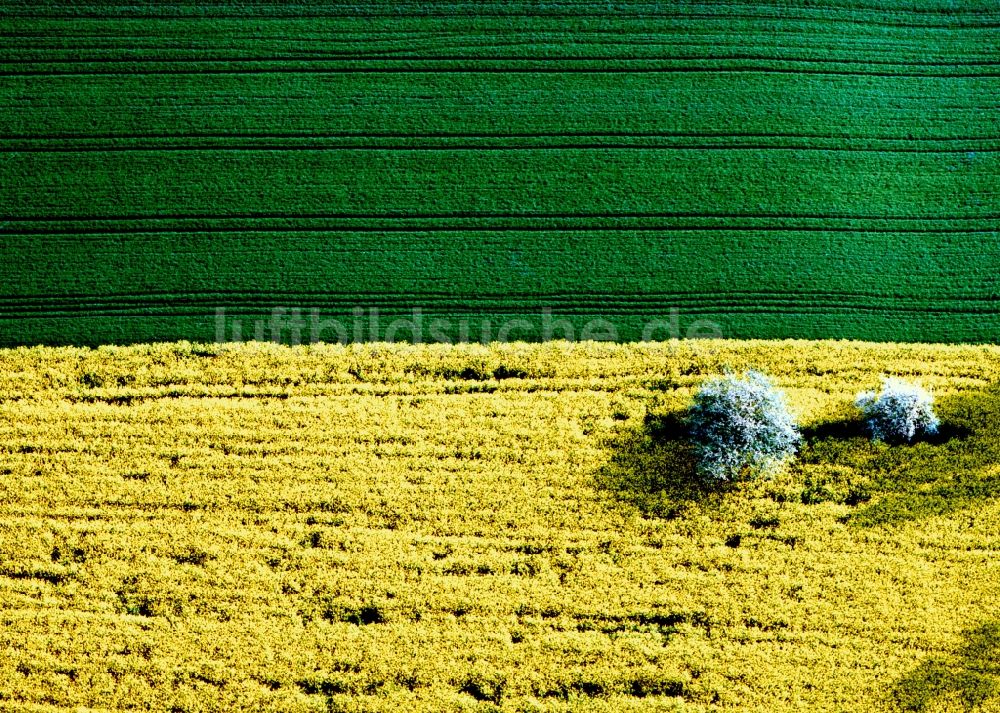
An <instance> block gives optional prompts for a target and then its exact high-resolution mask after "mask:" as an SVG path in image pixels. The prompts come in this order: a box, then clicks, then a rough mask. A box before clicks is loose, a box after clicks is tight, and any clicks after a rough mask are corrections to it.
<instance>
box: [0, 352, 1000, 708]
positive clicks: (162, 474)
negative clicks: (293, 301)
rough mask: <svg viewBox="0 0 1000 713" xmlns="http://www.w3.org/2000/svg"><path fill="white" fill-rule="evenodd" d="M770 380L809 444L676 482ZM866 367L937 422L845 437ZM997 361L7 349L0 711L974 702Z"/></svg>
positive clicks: (981, 643) (995, 528)
mask: <svg viewBox="0 0 1000 713" xmlns="http://www.w3.org/2000/svg"><path fill="white" fill-rule="evenodd" d="M726 368H731V369H734V370H737V371H742V370H744V369H748V368H757V369H763V370H765V371H767V372H769V373H771V374H772V375H773V376H774V378H775V381H776V383H777V384H778V385H779V386H780V387H781V388H782V389H784V390H786V392H787V394H788V397H789V403H790V407H791V409H792V411H793V413H794V414H795V416H796V418H797V419H798V420H799V421H800V423H801V425H802V428H803V433H804V435H805V443H804V445H803V447H802V449H801V452H800V453H799V455H798V457H797V458H796V459H795V460H794V461H793V462H792V463H791V464H790V466H789V467H788V469H787V470H786V471H784V472H782V473H781V474H779V475H778V476H776V477H775V478H773V479H771V480H766V481H761V482H756V483H747V484H743V485H740V486H739V487H735V488H732V489H730V490H728V491H722V492H704V491H699V490H698V489H697V488H693V487H691V473H690V467H689V460H688V455H687V454H688V452H687V450H686V446H685V444H684V442H683V440H680V439H678V437H677V434H676V433H673V432H672V431H671V429H670V428H669V424H670V423H671V420H672V419H674V418H676V417H677V415H678V414H679V413H681V412H682V410H683V409H684V408H685V407H686V406H687V405H688V404H689V403H690V401H691V395H692V393H693V390H694V389H695V388H696V387H697V386H698V385H699V384H701V383H703V381H704V380H705V379H707V378H710V377H711V376H713V375H718V374H720V373H721V372H722V371H723V370H724V369H726ZM884 374H895V375H898V376H901V377H904V378H907V379H912V380H917V381H919V382H921V383H922V384H923V385H924V386H925V387H927V388H929V389H932V390H933V392H934V394H935V396H936V398H937V409H938V413H939V415H940V416H941V419H942V432H941V435H940V436H939V437H937V438H934V439H931V440H930V441H928V442H922V443H919V444H916V445H913V446H886V445H884V444H873V443H871V442H869V441H868V439H867V438H864V437H863V436H862V435H861V431H860V428H859V424H858V423H857V419H858V414H857V413H855V412H853V411H852V409H851V406H850V404H851V402H852V399H853V398H854V395H855V394H856V393H857V392H858V391H859V390H862V389H869V388H872V387H877V386H878V384H879V379H880V377H881V376H882V375H884ZM998 385H1000V349H998V348H996V347H972V346H965V347H955V346H952V347H923V346H921V347H913V346H892V345H866V344H860V343H831V342H815V343H814V342H708V341H698V342H684V343H673V344H671V343H664V344H647V345H617V346H616V345H594V344H591V345H570V344H567V343H552V344H547V345H525V344H519V345H495V346H492V347H481V346H478V345H465V346H463V347H458V346H451V347H440V346H429V345H424V346H421V347H411V346H405V345H395V346H386V345H369V346H360V347H357V346H352V347H339V346H326V345H322V346H318V347H314V348H308V347H298V348H289V347H280V346H277V345H268V344H264V345H259V344H258V345H226V346H216V345H207V346H206V345H191V344H186V343H182V344H173V345H170V344H167V345H156V346H136V347H129V348H102V349H98V350H84V349H51V348H36V349H21V350H0V468H2V473H3V475H2V478H0V650H2V651H3V655H2V656H0V709H3V710H4V711H8V710H9V711H15V710H16V711H21V710H23V711H45V712H48V713H54V712H55V711H68V710H75V711H83V710H86V711H125V710H171V711H178V712H180V711H191V712H195V711H214V710H227V711H230V710H232V711H254V712H256V711H286V712H289V713H291V712H293V711H294V712H302V713H305V712H315V713H328V712H330V711H353V712H356V713H362V712H363V713H375V712H379V711H381V712H384V713H397V712H398V711H406V712H407V713H409V712H411V711H412V712H414V713H441V712H443V711H467V712H468V713H473V712H475V713H491V712H492V713H497V712H498V711H503V712H504V713H507V712H510V713H514V712H526V711H550V712H553V713H554V712H556V711H576V712H582V711H588V712H591V711H593V712H597V711H602V712H606V713H619V712H622V711H643V712H648V711H685V712H689V713H694V712H706V713H707V712H709V711H715V712H721V711H733V712H736V711H739V712H747V711H750V712H759V713H784V712H786V711H787V712H791V711H831V712H834V711H837V712H840V711H865V712H869V711H871V712H875V711H882V712H884V713H933V712H937V713H944V712H946V711H947V712H949V713H950V712H954V713H997V711H1000V665H998V662H1000V606H998V602H1000V576H998V573H997V557H998V552H1000V441H998V439H997V432H998V429H1000V391H998Z"/></svg>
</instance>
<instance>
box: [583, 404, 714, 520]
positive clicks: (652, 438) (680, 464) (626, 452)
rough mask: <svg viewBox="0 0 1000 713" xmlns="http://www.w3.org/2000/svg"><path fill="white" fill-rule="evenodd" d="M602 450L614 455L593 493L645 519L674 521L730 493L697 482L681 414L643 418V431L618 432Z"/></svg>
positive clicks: (693, 461) (597, 474)
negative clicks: (632, 509)
mask: <svg viewBox="0 0 1000 713" xmlns="http://www.w3.org/2000/svg"><path fill="white" fill-rule="evenodd" d="M604 445H605V446H606V447H607V448H608V450H610V452H611V453H612V455H611V458H610V460H609V461H608V463H606V464H605V465H604V466H603V467H601V468H600V469H599V470H598V471H597V473H596V475H595V481H596V485H597V487H598V488H599V489H601V490H605V491H607V492H610V493H612V494H614V495H615V497H616V498H617V499H618V500H619V501H621V502H625V503H628V504H630V505H633V506H635V507H636V508H638V509H639V510H640V512H642V513H643V515H645V516H646V517H662V518H666V519H674V518H676V517H679V516H680V515H681V514H682V513H683V512H684V511H685V510H687V509H688V508H689V507H690V506H692V505H695V504H698V505H706V504H710V503H713V502H717V501H718V498H720V497H721V496H722V495H723V494H724V493H725V492H727V491H728V490H730V489H731V488H732V484H729V483H719V484H713V483H707V482H705V480H704V479H702V478H699V477H698V475H697V472H696V465H697V460H696V458H695V454H694V450H693V448H692V447H691V444H690V441H689V438H688V427H687V424H686V423H685V421H684V413H683V412H682V411H673V412H669V413H665V414H647V415H646V417H645V419H644V420H643V423H642V425H641V426H639V427H632V428H624V429H622V430H620V431H619V432H617V433H615V434H614V435H613V436H611V437H610V438H609V439H608V440H607V441H606V443H605V444H604Z"/></svg>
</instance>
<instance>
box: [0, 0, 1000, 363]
mask: <svg viewBox="0 0 1000 713" xmlns="http://www.w3.org/2000/svg"><path fill="white" fill-rule="evenodd" d="M998 22H1000V12H998V9H997V5H996V2H994V0H920V1H919V2H918V1H916V0H823V1H820V0H777V1H776V2H771V3H765V4H761V3H758V2H751V1H750V0H736V1H735V2H726V3H709V2H686V1H685V2H680V1H679V0H677V1H675V2H652V0H624V1H623V2H616V3H611V4H609V3H606V2H589V1H584V2H574V3H571V4H567V3H552V2H547V3H536V2H531V3H528V2H508V1H506V0H503V1H501V0H487V1H485V2H472V1H471V0H456V1H455V2H447V3H428V2H413V1H406V2H389V0H365V1H364V2H356V3H348V4H343V3H334V2H330V1H329V0H327V1H325V2H320V1H319V0H308V1H302V0H300V1H298V2H295V3H291V4H288V3H268V2H263V1H260V2H257V1H255V2H252V3H247V2H239V3H237V2H232V1H229V0H214V1H213V2H197V3H196V2H194V1H193V0H183V1H180V2H171V3H169V4H162V3H157V4H149V3H146V4H143V3H123V2H118V1H116V0H106V1H104V2H73V3H68V2H61V3H54V2H43V1H38V0H31V1H30V2H29V1H28V0H0V62H2V68H3V72H2V76H0V159H2V160H0V186H2V187H3V190H2V191H0V245H2V248H0V256H2V257H3V258H4V259H2V260H0V345H4V346H15V345H23V344H29V345H30V344H40V343H46V344H54V345H55V344H75V345H92V346H96V345H100V344H106V343H116V344H120V343H136V342H150V341H171V340H178V339H189V340H192V341H211V340H212V339H213V338H214V335H215V322H214V319H213V316H214V314H215V309H216V308H225V309H226V310H227V311H228V314H230V315H233V316H238V317H240V318H242V319H243V321H244V329H245V331H250V330H251V329H252V325H253V323H254V320H256V319H266V318H267V317H268V315H269V314H270V312H271V309H272V307H274V306H284V307H287V308H289V309H292V308H301V309H302V310H303V312H304V313H308V311H309V310H312V309H315V310H318V312H319V313H320V314H321V315H322V319H324V320H329V319H337V320H344V319H347V320H350V316H351V314H352V310H353V309H354V308H356V307H360V308H373V307H377V308H379V309H380V310H381V313H382V315H383V317H384V318H385V320H386V321H390V320H392V319H395V318H399V317H404V318H409V317H410V316H411V313H412V310H413V308H421V309H422V310H423V313H424V315H425V316H426V318H427V320H428V321H430V320H431V319H434V318H440V319H447V320H449V321H450V322H451V326H450V327H448V329H447V330H445V331H446V332H447V336H448V337H449V338H450V339H451V340H453V341H457V340H458V338H459V336H460V327H459V326H458V324H457V323H458V322H459V321H460V320H462V319H466V320H468V321H469V322H470V323H472V324H474V325H481V324H482V323H483V322H484V321H486V320H492V321H493V323H494V325H495V324H496V323H497V322H499V321H503V320H509V319H516V318H522V317H524V316H526V315H527V316H529V317H531V318H533V319H535V320H537V319H538V317H539V314H540V313H541V311H542V310H543V309H545V308H550V309H551V310H552V312H553V314H554V315H556V316H558V317H559V318H560V319H565V320H568V321H569V322H571V323H572V325H573V326H574V329H575V330H576V332H577V333H578V334H579V332H580V330H581V329H582V328H583V326H584V325H585V324H586V323H587V322H588V321H589V320H592V319H595V318H606V319H610V320H612V321H613V322H614V324H615V325H616V330H617V333H616V334H615V337H616V338H617V340H619V341H638V340H640V339H641V338H642V336H643V332H644V326H645V325H647V324H648V323H649V321H650V320H652V319H655V318H668V317H669V315H670V314H671V310H677V315H678V319H679V332H678V333H676V334H664V333H663V332H660V333H658V334H657V335H655V339H667V338H669V337H683V336H693V335H689V334H688V331H689V330H690V329H692V328H693V325H694V324H696V323H697V322H698V321H699V320H706V319H708V320H712V321H713V322H715V323H717V324H718V325H719V327H720V329H721V333H722V334H723V335H724V336H726V337H731V338H785V337H799V338H849V339H863V340H870V341H895V342H901V341H902V342H990V343H994V342H997V341H998V335H1000V312H998V309H997V304H998V297H1000V292H998V283H997V274H998V273H1000V252H998V251H997V249H996V245H997V244H998V240H1000V214H998V210H997V205H998V203H1000V195H998V188H1000V153H998V149H1000V138H998V137H1000V110H998V108H997V103H996V100H995V98H996V97H997V96H998V95H1000V75H998V72H997V57H998V56H1000V40H998V37H1000V34H998V33H997V31H996V27H997V24H998ZM472 332H473V334H472V335H471V336H472V338H473V339H474V340H475V339H477V338H478V335H479V334H480V330H479V329H478V328H473V330H472ZM324 336H325V338H326V339H328V340H329V339H330V338H331V336H332V335H331V334H326V335H324ZM518 336H519V337H520V338H522V339H527V340H529V341H540V340H544V334H542V333H541V331H540V329H539V328H538V326H537V325H536V328H535V330H534V331H533V332H531V333H522V334H519V335H518ZM279 337H280V338H281V339H283V340H285V341H286V342H292V341H294V339H293V337H292V335H290V334H289V333H284V334H281V335H279ZM383 337H384V335H375V336H371V335H370V334H368V333H365V334H363V335H362V337H361V339H360V340H358V341H379V340H381V339H383ZM348 338H352V339H353V331H352V332H351V334H350V335H349V337H348ZM492 339H499V337H498V336H497V334H496V333H495V332H494V333H493V335H492V336H491V337H487V338H486V339H485V340H484V341H486V342H489V341H491V340H492ZM386 341H392V340H391V339H388V338H386ZM501 341H502V339H501Z"/></svg>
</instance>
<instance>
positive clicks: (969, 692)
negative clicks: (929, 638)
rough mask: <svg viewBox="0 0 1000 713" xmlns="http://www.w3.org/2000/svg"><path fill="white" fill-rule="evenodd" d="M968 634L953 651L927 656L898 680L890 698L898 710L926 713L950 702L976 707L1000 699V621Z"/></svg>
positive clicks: (967, 707)
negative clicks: (950, 653) (943, 654)
mask: <svg viewBox="0 0 1000 713" xmlns="http://www.w3.org/2000/svg"><path fill="white" fill-rule="evenodd" d="M964 637H965V643H964V644H963V646H962V647H961V648H960V649H959V650H958V651H956V652H955V653H954V654H953V655H951V656H946V657H939V658H931V659H927V660H926V661H924V662H923V663H921V664H920V665H919V666H917V668H915V669H914V670H913V671H911V672H910V673H909V674H907V675H906V676H904V677H903V678H901V679H900V680H899V681H897V682H896V684H895V685H894V686H893V688H892V691H891V693H890V702H891V703H892V705H893V706H894V707H895V708H896V709H897V710H901V711H906V712H907V713H922V712H923V711H926V710H930V709H931V708H932V706H933V707H934V709H940V707H941V706H942V705H947V704H950V706H949V708H950V709H954V708H955V706H961V707H962V708H963V709H964V710H966V711H975V710H978V709H980V708H981V707H982V706H983V705H984V704H986V703H987V702H989V703H997V702H1000V621H992V622H989V623H986V624H983V625H981V626H979V627H977V628H975V629H972V630H970V631H967V632H965V634H964Z"/></svg>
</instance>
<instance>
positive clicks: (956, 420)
mask: <svg viewBox="0 0 1000 713" xmlns="http://www.w3.org/2000/svg"><path fill="white" fill-rule="evenodd" d="M937 411H938V414H939V416H940V417H941V420H942V423H941V427H940V429H939V432H938V433H937V434H935V435H933V436H929V437H926V438H923V439H920V440H918V441H917V442H915V443H913V444H904V445H890V444H885V443H879V442H873V441H871V439H870V438H869V437H868V434H867V433H866V431H865V428H864V425H863V424H862V422H861V420H860V417H859V416H857V415H856V414H850V413H848V412H844V413H842V414H840V415H839V417H835V418H833V419H830V420H828V421H826V422H822V423H817V424H812V425H810V426H809V427H807V428H805V429H803V437H804V442H803V446H802V448H801V450H800V454H799V462H800V463H802V464H804V465H810V464H812V465H826V466H830V465H832V466H837V471H838V472H840V473H850V474H852V476H851V477H853V478H854V479H855V480H858V481H863V482H864V490H865V491H866V497H864V498H860V499H857V500H856V501H855V502H851V503H849V504H851V505H855V506H857V510H855V511H854V512H852V513H850V514H849V515H847V516H845V517H844V518H843V520H844V521H845V522H847V523H849V524H853V525H859V526H866V527H872V526H876V525H893V524H901V523H904V522H908V521H913V520H917V519H922V518H926V517H933V516H937V515H946V514H950V513H953V512H957V511H959V510H964V509H966V508H969V507H972V506H974V505H976V504H977V503H982V502H985V501H990V500H993V499H996V498H1000V469H998V468H997V465H998V464H1000V439H997V437H996V435H995V434H997V433H998V432H1000V431H998V428H1000V394H998V393H997V392H996V391H979V392H974V393H971V394H970V393H965V394H957V395H954V396H950V397H946V398H944V399H941V400H940V402H939V403H938V405H937Z"/></svg>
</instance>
